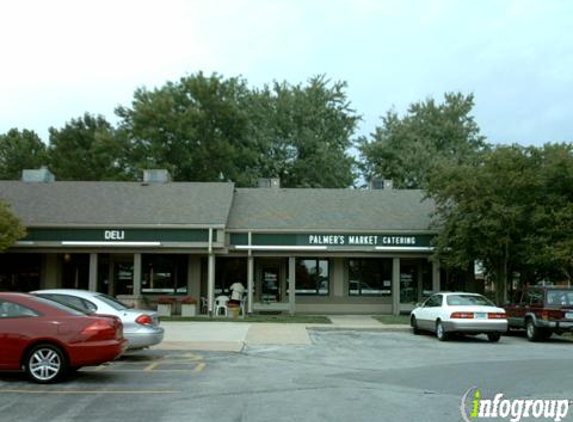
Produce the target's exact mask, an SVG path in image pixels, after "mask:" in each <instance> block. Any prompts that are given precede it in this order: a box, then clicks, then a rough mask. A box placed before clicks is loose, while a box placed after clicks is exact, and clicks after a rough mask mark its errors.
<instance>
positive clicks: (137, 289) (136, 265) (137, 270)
mask: <svg viewBox="0 0 573 422" xmlns="http://www.w3.org/2000/svg"><path fill="white" fill-rule="evenodd" d="M133 296H136V297H137V296H141V254H140V253H135V254H133Z"/></svg>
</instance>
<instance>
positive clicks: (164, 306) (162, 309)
mask: <svg viewBox="0 0 573 422" xmlns="http://www.w3.org/2000/svg"><path fill="white" fill-rule="evenodd" d="M173 302H174V299H173V298H172V297H167V296H163V297H160V298H159V299H157V313H158V314H159V316H160V317H170V316H171V314H172V305H173Z"/></svg>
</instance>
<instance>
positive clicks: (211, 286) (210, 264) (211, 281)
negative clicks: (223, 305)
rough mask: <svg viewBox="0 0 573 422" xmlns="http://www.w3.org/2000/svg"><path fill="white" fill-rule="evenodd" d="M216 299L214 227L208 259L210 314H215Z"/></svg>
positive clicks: (210, 236)
mask: <svg viewBox="0 0 573 422" xmlns="http://www.w3.org/2000/svg"><path fill="white" fill-rule="evenodd" d="M214 301H215V254H214V253H213V229H209V257H208V259H207V302H208V312H209V315H213V305H214Z"/></svg>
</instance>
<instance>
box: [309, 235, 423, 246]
mask: <svg viewBox="0 0 573 422" xmlns="http://www.w3.org/2000/svg"><path fill="white" fill-rule="evenodd" d="M308 243H309V244H310V245H372V246H378V245H384V246H398V245H403V246H414V245H416V237H415V236H360V235H357V236H354V235H309V236H308Z"/></svg>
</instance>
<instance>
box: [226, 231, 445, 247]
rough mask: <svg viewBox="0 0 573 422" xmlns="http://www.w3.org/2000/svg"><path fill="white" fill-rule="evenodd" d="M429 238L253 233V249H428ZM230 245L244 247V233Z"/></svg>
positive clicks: (350, 234)
mask: <svg viewBox="0 0 573 422" xmlns="http://www.w3.org/2000/svg"><path fill="white" fill-rule="evenodd" d="M433 237H434V235H432V234H378V233H377V234H362V233H361V234H352V233H345V234H315V233H296V234H295V233H253V235H252V240H251V245H253V246H328V247H333V248H336V247H340V248H345V247H346V248H348V247H351V248H352V247H356V248H358V247H363V248H375V247H379V248H380V247H388V248H420V247H430V246H431V241H432V238H433ZM231 245H242V246H244V245H248V235H247V234H246V233H232V234H231Z"/></svg>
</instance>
